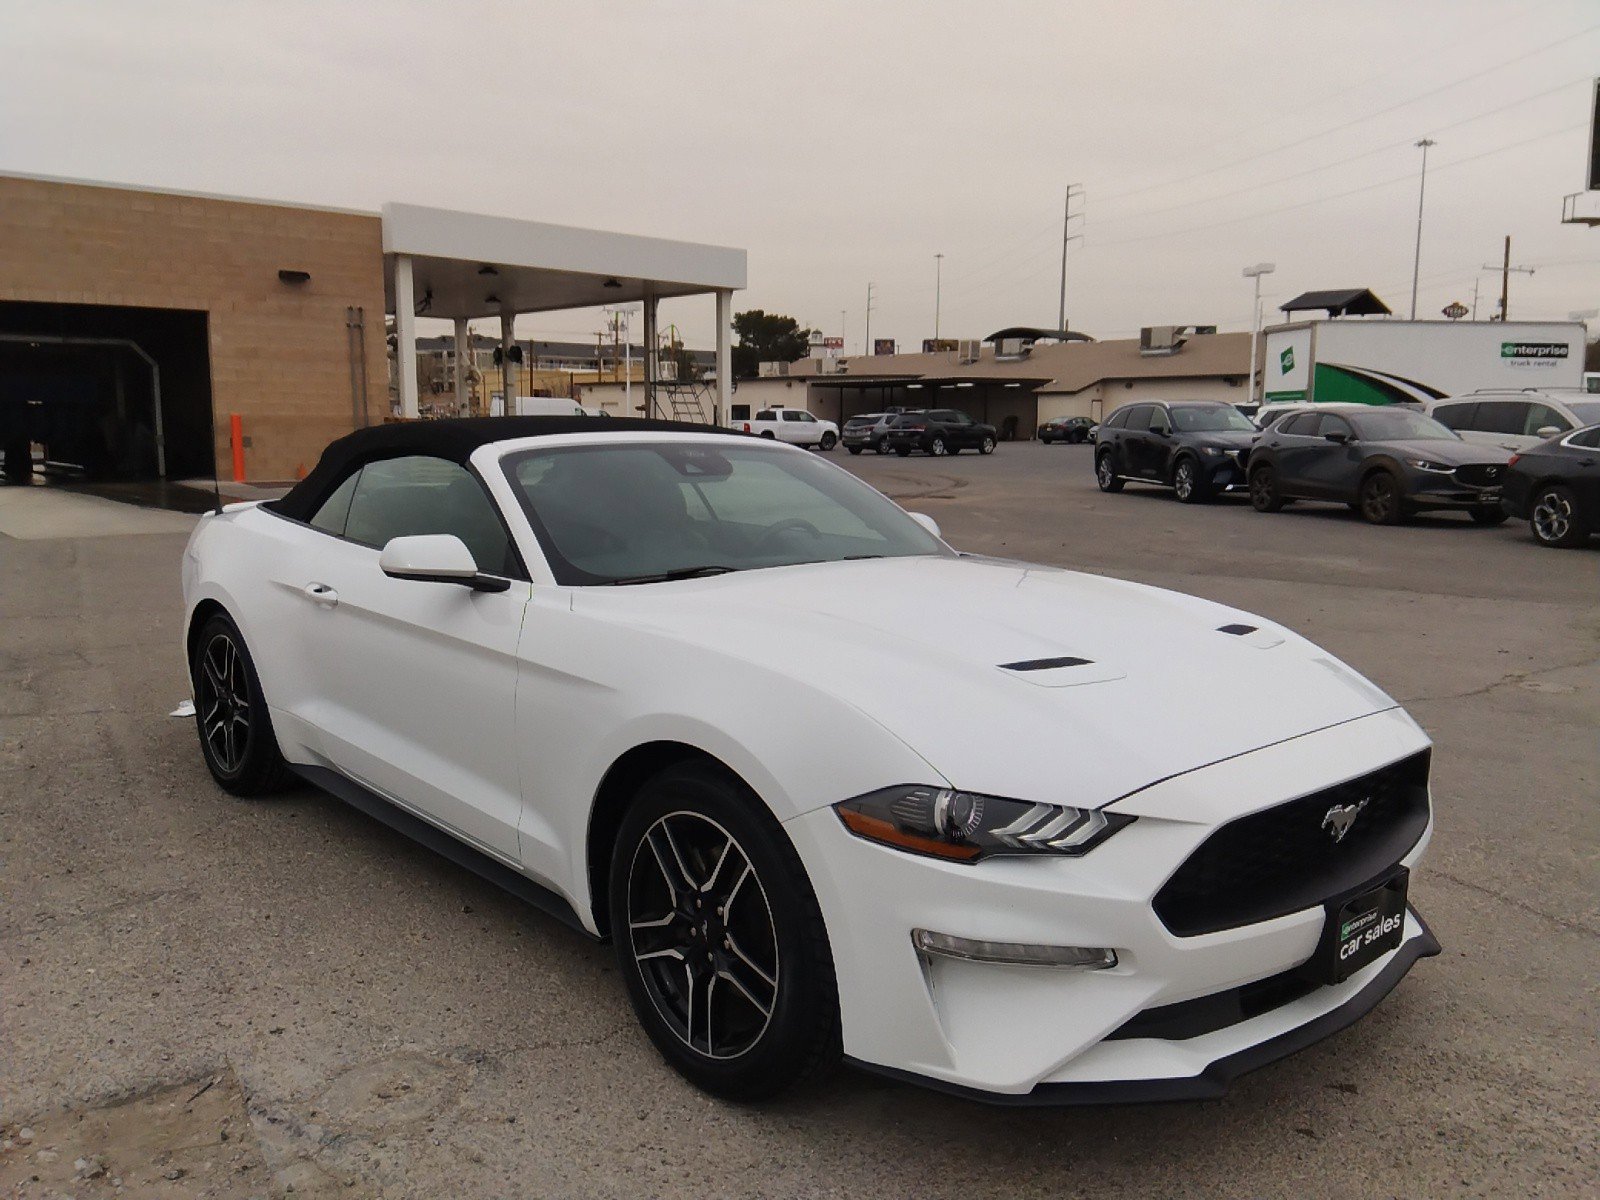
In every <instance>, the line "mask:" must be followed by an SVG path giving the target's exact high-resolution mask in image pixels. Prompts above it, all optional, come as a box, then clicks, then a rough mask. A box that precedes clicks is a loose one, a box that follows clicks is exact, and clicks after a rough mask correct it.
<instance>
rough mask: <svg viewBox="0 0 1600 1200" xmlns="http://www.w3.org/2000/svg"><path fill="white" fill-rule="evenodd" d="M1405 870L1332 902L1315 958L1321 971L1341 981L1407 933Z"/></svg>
mask: <svg viewBox="0 0 1600 1200" xmlns="http://www.w3.org/2000/svg"><path fill="white" fill-rule="evenodd" d="M1409 874H1410V873H1409V872H1407V871H1404V870H1401V871H1397V872H1396V873H1395V874H1393V875H1391V876H1390V877H1389V878H1388V879H1386V880H1385V881H1384V882H1383V883H1381V884H1379V885H1378V886H1377V887H1375V888H1371V889H1369V890H1367V891H1365V892H1362V893H1361V894H1360V895H1359V896H1352V897H1350V898H1349V899H1347V900H1343V901H1337V900H1336V901H1333V902H1332V903H1330V904H1329V905H1328V915H1327V924H1326V925H1325V926H1324V928H1323V933H1322V942H1321V945H1320V946H1319V947H1318V949H1317V955H1316V957H1315V958H1314V959H1313V960H1312V961H1313V962H1314V963H1315V964H1316V965H1317V968H1318V970H1317V974H1319V975H1320V976H1322V978H1324V979H1325V980H1326V981H1327V982H1329V983H1340V982H1342V981H1344V980H1346V979H1348V978H1350V976H1352V975H1354V974H1355V973H1356V972H1357V971H1359V970H1361V968H1362V967H1365V966H1367V965H1369V964H1370V963H1372V962H1375V961H1376V960H1377V959H1380V958H1382V957H1383V956H1384V955H1385V954H1387V953H1389V951H1391V950H1393V949H1394V948H1395V947H1396V946H1398V945H1399V944H1400V940H1401V938H1403V937H1404V936H1405V925H1406V882H1407V880H1408V878H1409Z"/></svg>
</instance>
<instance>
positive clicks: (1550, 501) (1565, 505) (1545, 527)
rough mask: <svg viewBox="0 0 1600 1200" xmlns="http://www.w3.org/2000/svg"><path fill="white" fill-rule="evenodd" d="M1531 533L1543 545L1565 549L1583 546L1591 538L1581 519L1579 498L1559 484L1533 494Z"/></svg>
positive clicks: (1547, 485) (1529, 526)
mask: <svg viewBox="0 0 1600 1200" xmlns="http://www.w3.org/2000/svg"><path fill="white" fill-rule="evenodd" d="M1528 530H1529V532H1531V533H1532V534H1533V537H1534V540H1535V541H1537V542H1538V543H1539V544H1540V545H1541V546H1554V547H1556V548H1558V549H1562V550H1567V549H1571V548H1572V547H1573V546H1580V545H1582V544H1583V543H1584V541H1585V540H1586V539H1587V538H1588V536H1589V530H1588V528H1587V526H1585V525H1584V524H1583V522H1582V521H1581V520H1579V518H1578V506H1577V500H1576V498H1575V497H1574V496H1573V494H1572V492H1571V490H1570V489H1568V488H1565V487H1563V486H1562V485H1561V484H1559V483H1550V484H1546V485H1545V486H1544V487H1542V488H1540V489H1539V490H1538V491H1537V492H1536V493H1534V497H1533V509H1532V512H1531V513H1530V514H1529V516H1528Z"/></svg>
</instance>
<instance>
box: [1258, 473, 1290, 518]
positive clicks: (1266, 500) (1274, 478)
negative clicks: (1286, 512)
mask: <svg viewBox="0 0 1600 1200" xmlns="http://www.w3.org/2000/svg"><path fill="white" fill-rule="evenodd" d="M1286 503H1287V501H1286V500H1285V499H1284V497H1283V495H1282V493H1280V492H1279V491H1278V473H1277V472H1276V471H1274V470H1273V469H1272V466H1271V465H1270V464H1268V463H1262V464H1261V465H1260V466H1259V467H1257V468H1256V469H1255V470H1254V471H1251V472H1250V504H1251V507H1253V508H1254V509H1255V510H1256V511H1257V512H1263V513H1275V512H1281V511H1282V510H1283V506H1284V505H1285V504H1286Z"/></svg>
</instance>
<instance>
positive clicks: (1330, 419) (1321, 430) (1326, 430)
mask: <svg viewBox="0 0 1600 1200" xmlns="http://www.w3.org/2000/svg"><path fill="white" fill-rule="evenodd" d="M1317 433H1318V434H1319V435H1321V436H1322V437H1327V436H1328V435H1329V434H1330V433H1342V434H1344V436H1345V437H1347V438H1353V437H1355V432H1354V431H1353V430H1352V429H1351V428H1350V422H1349V421H1346V420H1345V419H1344V418H1343V417H1339V416H1335V415H1334V414H1333V413H1323V414H1322V424H1320V425H1318V426H1317Z"/></svg>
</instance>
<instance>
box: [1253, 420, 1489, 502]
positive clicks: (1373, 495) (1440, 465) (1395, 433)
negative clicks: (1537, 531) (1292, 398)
mask: <svg viewBox="0 0 1600 1200" xmlns="http://www.w3.org/2000/svg"><path fill="white" fill-rule="evenodd" d="M1509 457H1510V455H1509V454H1508V453H1507V452H1506V451H1504V450H1501V449H1498V448H1497V447H1494V446H1478V445H1473V444H1472V443H1470V442H1464V441H1462V440H1461V439H1460V438H1459V437H1457V436H1456V434H1455V433H1453V432H1452V431H1451V430H1449V429H1446V428H1445V427H1444V426H1443V425H1441V424H1439V422H1437V421H1435V420H1434V419H1433V418H1432V417H1428V416H1424V415H1423V414H1422V413H1419V412H1415V411H1413V410H1411V409H1409V408H1400V407H1397V406H1392V405H1385V406H1381V407H1379V406H1372V405H1352V406H1350V407H1348V408H1346V407H1341V408H1340V410H1339V411H1330V410H1329V409H1327V408H1326V407H1324V406H1322V405H1312V406H1310V407H1308V408H1304V409H1302V410H1301V411H1299V412H1295V413H1290V414H1289V415H1288V416H1286V417H1284V418H1283V419H1282V420H1280V421H1278V422H1276V423H1275V424H1274V425H1273V426H1272V427H1271V428H1270V429H1267V430H1266V431H1264V432H1263V433H1262V434H1261V439H1260V441H1259V442H1257V444H1256V447H1255V449H1254V450H1253V451H1252V452H1251V454H1250V502H1251V503H1252V504H1253V505H1254V506H1255V508H1256V511H1257V512H1277V511H1278V510H1280V509H1281V508H1283V506H1284V505H1285V504H1288V503H1290V502H1291V501H1294V500H1334V501H1342V502H1343V503H1345V504H1348V505H1349V506H1350V507H1351V508H1352V509H1354V510H1355V511H1356V512H1359V513H1360V514H1361V515H1362V516H1363V517H1365V518H1366V519H1367V520H1368V521H1370V522H1372V523H1373V524H1374V525H1395V524H1398V523H1400V522H1402V521H1404V520H1406V519H1407V518H1408V517H1410V516H1411V514H1413V513H1415V512H1418V511H1421V510H1423V509H1450V508H1454V509H1464V510H1465V511H1467V512H1468V513H1470V514H1471V515H1472V519H1473V520H1474V521H1476V522H1477V523H1478V524H1479V525H1498V524H1500V523H1501V522H1502V521H1504V520H1505V519H1506V513H1505V510H1504V509H1503V508H1501V506H1500V489H1501V487H1502V485H1503V483H1504V480H1505V470H1506V460H1507V459H1508V458H1509Z"/></svg>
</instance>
